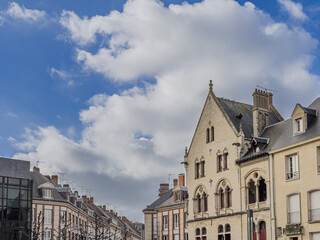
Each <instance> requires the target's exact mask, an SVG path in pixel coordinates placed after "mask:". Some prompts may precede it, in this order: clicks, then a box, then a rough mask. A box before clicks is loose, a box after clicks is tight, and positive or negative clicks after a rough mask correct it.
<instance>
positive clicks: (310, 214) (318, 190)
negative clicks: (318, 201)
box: [308, 189, 320, 223]
mask: <svg viewBox="0 0 320 240" xmlns="http://www.w3.org/2000/svg"><path fill="white" fill-rule="evenodd" d="M315 192H319V193H320V189H313V190H311V191H309V192H308V222H309V223H319V222H320V208H316V209H312V208H311V207H312V206H311V205H312V201H311V200H312V199H311V195H312V193H315ZM312 210H319V219H316V220H313V219H312Z"/></svg>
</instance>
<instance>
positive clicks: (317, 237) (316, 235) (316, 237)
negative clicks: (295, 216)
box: [311, 232, 320, 240]
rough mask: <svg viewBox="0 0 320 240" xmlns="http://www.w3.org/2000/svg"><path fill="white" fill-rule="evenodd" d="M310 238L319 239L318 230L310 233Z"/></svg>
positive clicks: (312, 239)
mask: <svg viewBox="0 0 320 240" xmlns="http://www.w3.org/2000/svg"><path fill="white" fill-rule="evenodd" d="M311 236H312V238H311V240H320V232H318V233H311Z"/></svg>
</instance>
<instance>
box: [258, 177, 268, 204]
mask: <svg viewBox="0 0 320 240" xmlns="http://www.w3.org/2000/svg"><path fill="white" fill-rule="evenodd" d="M266 200H267V185H266V183H265V180H264V179H263V178H261V179H260V180H259V202H264V201H266Z"/></svg>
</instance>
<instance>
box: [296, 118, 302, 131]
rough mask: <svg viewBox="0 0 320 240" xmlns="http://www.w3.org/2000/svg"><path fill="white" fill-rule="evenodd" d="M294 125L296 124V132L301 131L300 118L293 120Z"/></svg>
mask: <svg viewBox="0 0 320 240" xmlns="http://www.w3.org/2000/svg"><path fill="white" fill-rule="evenodd" d="M295 125H296V133H301V132H302V131H303V130H302V118H298V119H296V120H295Z"/></svg>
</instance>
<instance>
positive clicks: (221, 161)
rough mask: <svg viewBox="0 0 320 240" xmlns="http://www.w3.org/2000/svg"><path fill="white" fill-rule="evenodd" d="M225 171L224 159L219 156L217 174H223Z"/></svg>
mask: <svg viewBox="0 0 320 240" xmlns="http://www.w3.org/2000/svg"><path fill="white" fill-rule="evenodd" d="M222 170H223V159H222V155H218V156H217V172H222Z"/></svg>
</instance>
